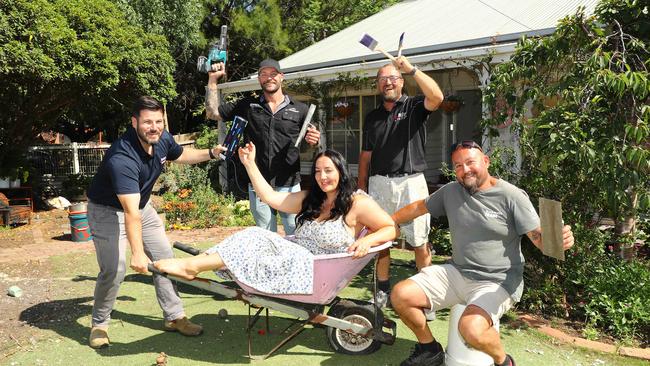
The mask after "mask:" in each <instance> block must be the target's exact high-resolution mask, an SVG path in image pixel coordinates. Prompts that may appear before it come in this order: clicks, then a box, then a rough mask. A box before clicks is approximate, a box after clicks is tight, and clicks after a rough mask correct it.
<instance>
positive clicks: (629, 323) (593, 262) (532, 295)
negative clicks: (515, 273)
mask: <svg viewBox="0 0 650 366" xmlns="http://www.w3.org/2000/svg"><path fill="white" fill-rule="evenodd" d="M573 229H574V235H575V239H576V245H575V246H574V247H573V248H572V249H571V250H570V251H568V252H567V253H566V254H567V258H566V261H565V262H563V263H560V262H558V261H556V260H553V259H550V258H548V257H545V256H543V255H542V254H541V252H540V251H539V250H537V249H536V248H534V247H533V245H532V244H530V243H528V245H526V244H524V252H525V253H524V255H525V257H526V260H527V263H526V269H525V274H524V276H525V281H526V289H525V291H524V296H523V297H522V302H521V306H523V307H524V308H526V309H528V310H532V311H536V312H541V313H543V314H545V315H554V316H560V317H566V316H568V317H570V318H571V319H573V320H578V321H584V322H586V323H587V324H589V325H590V326H593V327H597V328H599V329H601V330H603V331H605V332H606V333H608V334H610V335H612V336H615V337H617V338H620V339H622V340H624V341H630V340H631V339H632V338H636V339H637V340H639V341H641V342H642V343H645V344H647V343H648V342H650V267H649V266H648V264H647V262H644V261H634V262H624V261H621V260H620V259H619V258H618V257H617V256H616V254H615V253H613V251H612V250H609V249H608V245H607V244H608V242H609V240H610V237H611V234H610V233H607V232H605V233H603V232H600V231H599V230H597V229H595V228H587V227H584V226H583V225H574V228H573Z"/></svg>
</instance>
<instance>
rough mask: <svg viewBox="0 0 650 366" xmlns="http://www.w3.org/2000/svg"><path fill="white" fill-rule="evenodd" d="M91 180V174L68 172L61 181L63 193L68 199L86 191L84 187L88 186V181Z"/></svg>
mask: <svg viewBox="0 0 650 366" xmlns="http://www.w3.org/2000/svg"><path fill="white" fill-rule="evenodd" d="M91 180H92V177H91V176H87V175H83V174H70V175H68V177H67V178H66V179H65V180H64V181H63V183H62V184H61V186H62V187H63V195H64V197H66V198H68V199H72V198H74V197H77V196H81V195H83V194H84V192H86V189H88V187H89V186H90V181H91Z"/></svg>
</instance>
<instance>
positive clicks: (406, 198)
mask: <svg viewBox="0 0 650 366" xmlns="http://www.w3.org/2000/svg"><path fill="white" fill-rule="evenodd" d="M368 193H369V194H370V197H372V198H373V199H374V200H375V201H376V202H377V203H378V204H379V206H380V207H381V208H383V209H384V211H386V212H388V213H389V214H390V215H392V214H394V213H395V211H397V210H399V209H400V208H402V207H404V206H406V205H408V204H409V203H413V202H414V201H417V200H422V199H425V198H427V196H429V189H428V188H427V181H426V179H425V178H424V174H422V173H417V174H412V175H405V176H402V177H391V178H389V177H385V176H383V175H373V176H371V177H370V179H369V181H368ZM400 229H401V230H400V231H401V232H402V236H403V237H404V238H405V239H406V241H407V242H408V243H409V244H411V246H413V247H420V246H422V245H424V244H426V243H428V242H429V231H430V230H431V215H429V214H426V215H422V216H420V217H416V218H415V219H414V220H413V221H412V222H409V223H407V224H403V225H401V228H400Z"/></svg>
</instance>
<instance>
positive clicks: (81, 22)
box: [0, 0, 176, 175]
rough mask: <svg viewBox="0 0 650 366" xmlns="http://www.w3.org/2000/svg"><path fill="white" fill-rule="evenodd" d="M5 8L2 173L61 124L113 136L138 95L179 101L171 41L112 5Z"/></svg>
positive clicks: (16, 3) (91, 0)
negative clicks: (131, 20) (33, 142)
mask: <svg viewBox="0 0 650 366" xmlns="http://www.w3.org/2000/svg"><path fill="white" fill-rule="evenodd" d="M0 9H2V11H1V12H0V78H1V79H2V83H0V104H2V106H3V108H2V109H0V157H2V158H0V160H2V161H0V166H2V167H3V166H7V165H8V164H6V165H5V161H4V159H5V158H7V159H13V158H14V157H15V156H16V155H18V154H20V153H23V152H24V151H21V150H20V149H21V147H24V146H27V145H28V144H29V143H30V142H31V139H32V136H34V135H35V134H36V133H38V132H40V131H42V130H45V129H49V128H52V127H54V126H55V124H56V123H65V124H72V125H75V126H78V127H84V126H91V127H104V128H106V129H107V130H108V131H109V135H110V134H115V133H116V131H117V129H118V126H119V125H122V124H124V123H125V121H127V117H128V115H129V114H128V112H129V108H130V106H131V104H132V102H133V100H134V99H135V97H136V96H139V95H142V94H151V95H154V96H157V97H159V98H161V99H162V100H169V99H171V98H173V97H174V96H175V93H176V92H175V90H174V82H173V80H172V70H173V68H174V61H173V59H172V57H171V55H170V54H169V52H168V51H167V48H168V45H167V41H166V40H165V39H164V37H162V36H158V35H154V34H150V33H146V32H144V31H143V30H142V28H140V27H136V26H133V25H131V24H129V23H128V22H127V21H126V20H125V19H124V16H123V14H122V12H121V11H120V10H119V8H117V7H116V6H115V5H114V4H113V3H112V2H110V1H108V0H65V1H64V0H56V1H46V0H29V1H27V0H9V1H4V2H2V3H1V4H0ZM80 121H83V122H80ZM0 175H2V174H0Z"/></svg>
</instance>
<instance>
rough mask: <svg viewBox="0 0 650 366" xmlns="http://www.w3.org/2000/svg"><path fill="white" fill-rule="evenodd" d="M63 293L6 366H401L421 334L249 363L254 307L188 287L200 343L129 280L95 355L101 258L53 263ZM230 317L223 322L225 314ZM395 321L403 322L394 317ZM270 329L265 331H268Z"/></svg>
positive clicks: (544, 354) (527, 339) (584, 360)
mask: <svg viewBox="0 0 650 366" xmlns="http://www.w3.org/2000/svg"><path fill="white" fill-rule="evenodd" d="M411 255H412V254H411V253H408V252H403V251H394V257H396V258H395V259H396V260H395V263H396V264H397V265H396V266H395V267H394V270H393V273H394V275H395V276H396V277H398V276H399V277H402V278H403V277H406V276H407V275H408V274H409V273H410V272H411V271H412V269H411V268H409V267H408V266H407V265H406V263H407V259H410V256H411ZM50 262H51V265H52V268H53V271H54V273H53V276H54V277H55V278H58V280H56V282H55V285H56V286H57V287H58V288H59V289H60V290H61V291H60V292H61V293H63V294H64V295H63V296H62V297H61V298H57V299H52V300H51V301H50V302H47V303H42V304H34V305H33V306H32V307H31V308H30V309H28V310H27V311H28V312H32V311H38V312H39V313H40V314H42V316H41V317H39V319H38V321H36V322H33V323H32V324H31V325H32V326H33V327H35V328H37V331H36V336H35V337H34V338H33V341H32V342H31V343H29V342H27V345H24V346H23V348H22V349H21V350H19V351H18V352H16V353H14V354H13V355H12V356H10V357H9V358H7V359H4V360H2V361H0V364H3V365H84V366H85V365H119V366H127V365H139V366H140V365H152V364H155V357H156V356H157V354H158V353H159V352H165V353H167V354H168V355H169V356H170V358H169V361H168V365H169V366H180V365H214V364H233V365H237V364H249V363H255V364H259V365H289V364H292V365H398V364H399V363H400V362H401V361H402V360H403V359H404V358H405V357H407V356H408V354H409V353H410V348H411V347H412V346H413V344H414V340H415V337H414V336H413V334H412V333H411V332H410V331H409V330H408V329H407V328H406V327H405V326H404V325H403V324H402V323H401V322H399V321H398V330H397V335H398V339H397V341H396V342H395V344H394V345H393V346H383V347H382V348H381V349H380V350H379V351H377V352H376V353H373V354H371V355H367V356H354V357H353V356H346V355H341V354H337V353H334V352H333V351H332V350H331V349H330V348H329V346H328V343H327V339H326V336H325V329H322V328H314V327H308V329H306V330H305V331H303V332H302V333H301V334H300V335H299V336H298V337H297V338H295V339H294V340H292V341H290V342H289V343H288V344H287V345H285V346H284V347H283V348H281V349H280V350H279V351H278V352H277V353H276V354H275V355H274V356H272V357H271V358H269V359H267V360H265V361H250V360H249V359H248V358H247V357H246V355H247V352H248V344H247V338H246V333H245V330H244V329H245V325H246V321H247V314H248V310H247V307H246V306H245V305H244V304H243V303H241V302H238V301H232V300H223V299H215V298H214V297H213V296H211V295H209V294H205V293H201V292H200V291H198V290H195V289H193V288H190V287H187V286H181V287H180V289H181V291H182V297H183V301H184V304H185V307H186V311H187V313H188V315H189V317H190V318H191V319H192V320H193V321H195V322H198V323H201V324H203V325H204V326H205V332H204V334H203V335H202V336H200V337H197V338H187V337H183V336H181V335H179V334H174V333H167V332H163V331H161V330H160V328H161V326H162V318H161V312H160V309H159V307H158V305H157V303H156V301H155V296H154V288H153V286H152V285H151V284H150V281H151V279H150V278H149V276H144V275H139V274H135V273H132V272H131V273H129V274H127V278H126V279H125V282H124V284H123V285H122V287H121V289H120V297H119V299H118V302H117V303H116V305H115V310H114V313H113V319H112V323H111V328H110V337H111V341H112V346H111V347H110V348H107V349H104V350H99V351H95V350H93V349H91V348H89V347H88V346H87V345H86V344H87V336H88V332H89V324H90V311H91V304H92V289H93V286H94V276H95V275H96V272H97V268H96V266H97V265H96V262H95V258H94V255H93V254H71V255H66V256H60V257H54V258H52V259H51V260H50ZM371 275H372V274H371V271H370V269H369V267H368V268H366V269H365V270H364V271H363V272H362V273H361V275H360V276H358V277H357V278H355V280H354V281H353V283H352V284H351V285H350V286H349V287H348V288H347V289H345V290H344V291H343V293H342V296H343V297H350V298H359V299H367V298H369V297H370V292H369V291H368V290H366V287H368V284H369V283H370V278H371ZM222 308H223V309H226V310H227V311H228V314H229V315H228V317H227V318H225V319H224V318H220V317H219V316H217V313H218V311H219V310H220V309H222ZM387 315H388V316H391V317H393V318H394V319H395V318H396V317H395V314H394V313H392V312H391V311H389V312H388V314H387ZM281 316H282V314H280V313H276V312H271V334H264V335H260V334H258V333H257V332H255V334H254V340H255V344H254V347H255V348H254V350H259V351H258V353H262V352H263V351H264V350H268V349H269V347H270V346H271V341H274V340H275V341H277V340H279V338H280V337H279V336H277V335H276V334H277V333H279V332H280V331H281V330H283V329H284V328H285V327H286V326H287V324H288V321H287V320H285V319H282V318H280V317H281ZM446 320H447V314H446V313H441V314H439V317H438V319H437V320H435V321H433V322H431V323H430V324H431V327H432V329H433V332H434V335H436V337H438V339H439V340H440V341H441V342H442V343H443V344H445V343H446V338H447V321H446ZM262 324H263V322H260V324H259V326H258V328H259V329H261V327H262V326H263V325H262ZM501 333H502V338H503V341H504V343H505V345H506V349H507V351H508V352H509V353H511V354H512V355H513V356H514V357H515V359H516V361H517V363H518V364H519V365H572V366H576V365H582V366H587V365H649V364H650V363H648V362H644V361H640V360H635V359H631V358H625V357H618V356H613V355H607V354H600V353H595V352H591V351H586V350H583V349H579V348H573V347H569V346H566V345H561V344H558V343H557V342H555V341H554V340H552V339H549V338H547V337H545V336H542V335H540V334H539V333H537V332H536V331H534V330H531V329H513V328H512V327H509V326H508V325H503V326H502V328H501Z"/></svg>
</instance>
